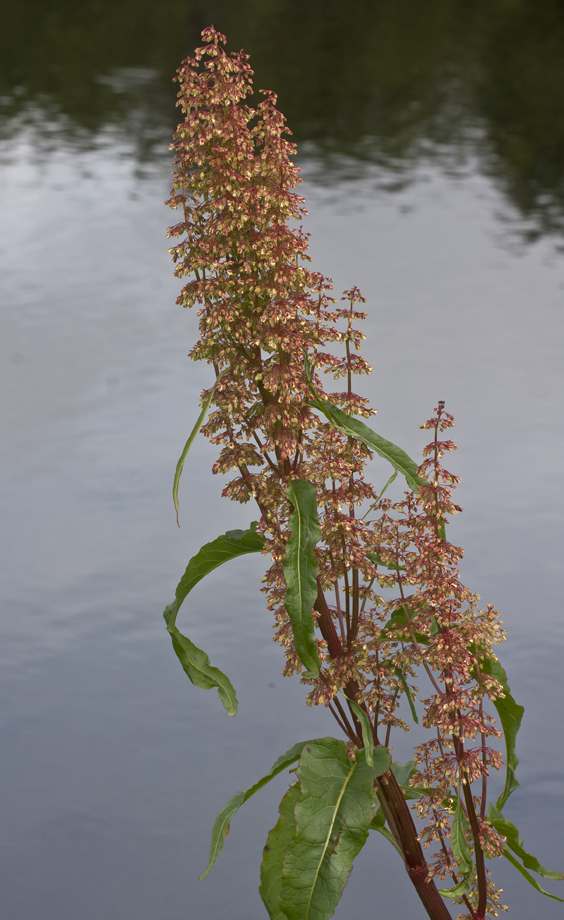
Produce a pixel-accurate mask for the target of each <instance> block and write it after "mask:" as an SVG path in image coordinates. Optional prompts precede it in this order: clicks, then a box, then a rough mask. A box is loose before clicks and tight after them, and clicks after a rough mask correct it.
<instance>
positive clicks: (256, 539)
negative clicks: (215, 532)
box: [176, 521, 264, 613]
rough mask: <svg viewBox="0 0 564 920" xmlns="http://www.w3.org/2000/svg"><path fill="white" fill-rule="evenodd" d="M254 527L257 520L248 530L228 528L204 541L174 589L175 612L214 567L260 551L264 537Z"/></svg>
mask: <svg viewBox="0 0 564 920" xmlns="http://www.w3.org/2000/svg"><path fill="white" fill-rule="evenodd" d="M256 529H257V522H256V521H253V522H252V524H251V526H250V527H249V529H248V530H228V531H227V532H226V533H224V534H222V535H221V536H220V537H217V538H216V539H215V540H212V541H211V542H210V543H205V544H204V546H202V548H201V549H200V550H198V552H197V553H196V555H195V556H192V558H191V559H190V562H189V563H188V565H187V566H186V571H185V572H184V575H183V576H182V578H181V579H180V582H179V583H178V587H177V589H176V605H177V607H176V613H178V611H179V609H180V605H181V604H182V602H183V601H184V599H185V598H186V596H187V595H188V594H189V593H190V591H191V590H192V588H193V587H194V586H195V585H197V584H198V582H199V581H201V580H202V578H204V577H205V576H206V575H208V574H209V573H210V572H213V570H214V569H217V568H218V567H219V566H220V565H223V563H224V562H229V560H230V559H235V558H236V557H237V556H244V555H246V554H247V553H260V552H261V551H262V549H263V548H264V537H261V536H260V534H258V533H257V532H256Z"/></svg>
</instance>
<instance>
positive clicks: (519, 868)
mask: <svg viewBox="0 0 564 920" xmlns="http://www.w3.org/2000/svg"><path fill="white" fill-rule="evenodd" d="M503 855H504V856H505V858H506V860H507V861H508V862H510V863H511V865H512V866H515V868H516V869H517V872H520V873H521V875H522V876H523V878H525V879H526V880H527V881H528V883H529V885H532V886H533V888H535V889H536V890H537V891H538V892H539V893H540V894H544V895H546V897H547V898H552V900H553V901H562V903H563V904H564V898H557V897H556V895H555V894H550V892H548V891H545V889H544V888H543V887H542V885H539V883H538V882H537V880H536V878H534V876H532V875H531V874H530V873H529V872H527V870H526V869H525V867H524V866H522V865H521V863H520V862H519V860H518V859H516V858H515V856H514V855H513V853H512V852H511V850H510V849H509V847H508V846H507V844H506V843H504V844H503Z"/></svg>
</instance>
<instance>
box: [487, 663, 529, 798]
mask: <svg viewBox="0 0 564 920" xmlns="http://www.w3.org/2000/svg"><path fill="white" fill-rule="evenodd" d="M480 669H481V671H482V672H483V673H484V674H488V675H489V676H490V677H493V678H495V680H498V681H499V683H500V684H501V686H502V687H503V692H504V694H505V696H504V697H503V698H501V697H497V699H495V700H493V701H492V702H493V704H494V706H495V708H496V710H497V713H498V715H499V720H500V722H501V727H502V729H503V735H504V738H505V750H506V758H505V759H506V766H505V769H506V773H505V786H504V789H503V792H502V793H501V795H500V796H499V798H498V800H497V802H496V808H499V809H500V810H501V809H502V808H503V806H504V805H505V803H506V802H507V799H508V798H509V796H510V795H511V793H512V792H513V791H514V790H515V789H517V787H518V786H519V785H520V784H519V781H518V780H517V777H516V776H515V770H516V769H517V765H518V763H519V758H518V757H517V754H516V753H515V741H516V738H517V732H518V731H519V728H520V727H521V719H522V718H523V713H524V712H525V707H524V706H519V705H518V704H517V703H516V702H515V700H514V699H513V697H512V696H511V691H510V689H509V684H508V683H507V674H506V673H505V669H504V668H503V667H502V665H501V664H500V663H499V661H497V660H496V659H495V658H484V659H482V660H481V661H480Z"/></svg>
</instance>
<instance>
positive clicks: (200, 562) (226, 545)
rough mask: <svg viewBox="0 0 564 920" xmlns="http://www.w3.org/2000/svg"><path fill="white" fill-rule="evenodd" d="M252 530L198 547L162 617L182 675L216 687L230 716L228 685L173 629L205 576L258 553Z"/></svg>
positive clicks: (232, 702)
mask: <svg viewBox="0 0 564 920" xmlns="http://www.w3.org/2000/svg"><path fill="white" fill-rule="evenodd" d="M256 527H257V523H256V521H253V523H252V524H251V526H250V528H249V529H248V530H228V531H227V533H225V534H223V535H222V536H221V537H218V538H217V539H216V540H212V542H211V543H206V544H205V545H204V546H202V548H201V549H200V550H199V551H198V552H197V553H196V555H195V556H192V558H191V559H190V562H189V563H188V565H187V567H186V571H185V572H184V575H183V576H182V578H181V579H180V582H179V584H178V586H177V588H176V598H175V600H174V601H173V603H172V604H169V605H168V607H167V608H166V609H165V611H164V614H163V615H164V618H165V622H166V628H167V630H168V632H169V633H170V636H171V638H172V646H173V648H174V651H175V652H176V654H177V656H178V658H179V660H180V663H181V665H182V667H183V668H184V671H185V673H186V674H187V675H188V677H189V678H190V680H191V681H192V683H193V684H195V686H196V687H202V688H203V689H204V690H211V689H212V688H214V687H217V692H218V694H219V698H220V700H221V702H222V703H223V705H224V706H225V708H226V709H227V712H228V713H229V715H230V716H234V715H235V713H236V712H237V697H236V696H235V690H234V689H233V685H232V683H231V681H230V680H229V678H228V677H227V676H226V675H225V674H224V673H223V672H222V671H220V670H219V668H215V667H212V665H210V660H209V658H208V656H207V654H206V653H205V652H203V651H202V649H199V648H198V647H197V646H196V645H194V643H193V642H191V640H190V639H188V637H187V636H184V635H183V634H182V633H181V632H180V631H179V630H178V629H177V627H176V616H177V614H178V610H179V609H180V605H181V604H182V602H183V601H184V599H185V598H186V596H187V595H188V594H189V593H190V591H191V590H192V588H193V587H194V585H197V584H198V582H199V581H201V579H202V578H204V576H205V575H207V574H208V573H209V572H212V571H213V569H216V568H217V567H218V566H220V565H222V564H223V563H224V562H227V561H228V560H229V559H235V557H236V556H242V555H244V554H246V553H259V552H260V551H261V550H262V548H263V546H264V539H263V537H261V536H260V535H259V534H258V533H257V532H256Z"/></svg>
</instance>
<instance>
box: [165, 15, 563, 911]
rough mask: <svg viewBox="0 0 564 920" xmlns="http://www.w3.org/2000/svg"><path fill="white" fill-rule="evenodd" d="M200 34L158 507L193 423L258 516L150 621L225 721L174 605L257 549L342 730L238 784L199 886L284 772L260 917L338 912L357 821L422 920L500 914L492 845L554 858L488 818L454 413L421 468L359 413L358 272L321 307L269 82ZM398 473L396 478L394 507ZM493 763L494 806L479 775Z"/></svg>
mask: <svg viewBox="0 0 564 920" xmlns="http://www.w3.org/2000/svg"><path fill="white" fill-rule="evenodd" d="M202 38H203V42H204V44H203V46H202V47H200V48H198V49H196V52H195V55H194V57H189V58H187V59H186V60H185V61H184V62H183V63H182V66H181V67H180V69H179V70H178V76H177V78H176V79H177V80H178V84H179V93H178V97H179V102H178V104H179V106H180V108H181V111H182V121H181V123H180V124H179V126H178V129H177V132H176V134H175V136H174V142H173V145H172V149H173V151H174V172H173V190H172V195H171V198H170V200H169V201H168V204H169V205H170V206H171V207H172V208H173V209H175V210H176V211H177V212H178V215H179V217H180V221H179V222H178V223H177V224H175V225H174V226H172V227H170V229H169V237H170V238H171V239H172V240H173V245H172V248H171V249H170V252H171V254H172V258H173V261H174V263H175V274H176V275H177V277H179V278H183V279H187V280H186V281H185V284H184V287H183V288H182V291H181V293H180V295H179V297H178V303H179V304H181V305H182V306H184V307H193V306H196V307H197V309H198V317H199V334H200V337H199V339H198V341H197V342H196V343H195V344H194V346H193V348H192V350H191V352H190V357H191V358H193V359H194V360H196V361H204V362H206V363H207V364H208V365H210V367H211V368H212V369H213V373H214V378H215V379H214V382H213V385H212V386H211V387H210V388H208V389H205V390H204V391H203V392H202V396H201V412H200V415H199V417H198V419H197V421H196V424H195V426H194V429H193V431H192V432H191V434H190V437H189V438H188V441H187V444H186V447H185V448H184V451H183V453H182V456H181V458H180V460H179V463H178V466H177V470H176V475H175V478H174V487H173V494H174V503H175V506H176V510H177V515H178V484H179V480H180V475H181V473H182V468H183V466H184V463H185V460H186V456H187V454H188V451H189V449H190V446H191V444H192V443H193V441H194V438H195V437H196V435H197V434H198V432H199V431H201V432H202V433H203V434H204V435H205V436H206V437H207V438H208V439H209V440H210V442H211V443H212V444H214V445H216V446H217V448H218V456H217V459H216V461H215V463H214V466H213V472H214V473H221V474H231V475H232V478H230V479H229V480H228V481H227V483H226V485H225V487H224V488H223V492H222V494H223V496H225V497H226V498H229V499H231V500H232V501H236V502H239V503H240V504H243V505H246V504H248V503H254V505H255V506H256V508H257V509H258V510H257V515H258V519H257V520H255V521H253V522H252V523H250V524H249V525H248V526H243V527H242V528H241V529H240V530H231V531H228V532H226V533H225V534H223V535H221V536H219V537H217V539H215V540H213V541H212V542H210V543H207V544H206V545H205V546H203V547H202V548H201V549H200V550H199V551H198V552H197V553H196V554H195V555H194V556H193V557H192V558H191V559H190V561H189V563H188V566H187V568H186V571H185V573H184V575H183V576H182V578H181V580H180V582H179V584H178V587H177V589H176V596H175V599H174V601H173V602H172V603H171V604H169V606H168V607H167V608H166V610H165V614H164V616H165V621H166V626H167V629H168V632H169V633H170V636H171V638H172V643H173V647H174V650H175V652H176V654H177V656H178V658H179V659H180V662H181V664H182V667H183V668H184V671H185V672H186V674H187V675H188V677H189V678H190V680H191V681H192V683H193V684H195V685H196V686H197V687H201V688H203V689H217V692H218V695H219V698H220V700H221V703H222V704H223V706H224V707H225V709H226V710H227V712H228V714H229V715H230V716H234V715H235V714H236V712H237V698H236V694H235V690H234V688H233V686H232V684H231V681H230V680H229V678H228V677H227V676H226V675H225V674H223V673H222V672H221V671H220V670H219V669H218V668H217V667H214V666H213V665H212V664H211V663H210V660H209V657H208V655H207V654H206V653H205V652H204V651H202V650H201V649H198V648H197V647H196V646H195V645H194V644H193V643H192V642H191V641H190V639H189V638H188V637H186V636H184V635H183V634H181V633H180V631H179V630H178V628H177V626H176V618H177V615H178V611H179V608H180V606H181V604H182V603H183V602H184V600H185V599H186V597H187V596H188V594H189V593H190V591H191V590H192V588H193V587H194V585H195V584H197V582H199V581H200V580H201V579H202V578H204V576H205V575H206V574H208V573H209V572H211V571H212V570H213V569H215V568H217V567H218V566H219V565H221V564H223V563H225V562H227V561H229V560H231V559H234V558H235V557H236V556H241V555H244V554H247V553H261V554H262V555H263V556H264V557H265V563H266V566H267V568H266V573H265V576H264V579H263V587H262V591H263V592H264V594H265V603H266V606H267V608H268V609H269V610H270V611H271V612H272V616H273V618H274V624H275V639H276V641H277V642H278V643H279V644H280V646H281V649H282V653H283V656H284V671H283V673H284V674H285V675H286V676H287V677H290V676H292V675H296V676H297V678H298V679H299V680H300V681H301V683H302V684H303V685H304V686H305V690H306V693H307V703H308V704H309V705H312V706H324V707H326V708H327V709H328V710H329V711H330V713H331V714H332V715H333V717H334V719H335V723H336V725H335V729H336V732H337V735H338V737H334V738H333V737H325V738H312V739H310V740H307V741H300V742H298V743H296V744H295V745H294V746H293V747H292V748H290V750H289V751H286V753H282V754H281V755H280V756H279V757H278V759H277V760H276V761H275V762H274V764H273V766H272V768H271V770H270V771H269V772H268V773H267V774H266V775H265V776H263V777H262V778H258V779H257V780H256V781H255V782H254V784H253V785H251V786H250V787H249V789H247V790H246V791H242V792H238V793H236V794H235V795H233V797H232V798H231V799H230V800H229V801H228V802H227V804H226V805H225V807H224V808H222V810H221V811H220V813H219V815H218V817H217V819H216V821H215V825H214V827H213V831H212V840H211V848H210V854H209V864H208V867H207V869H206V871H205V872H204V874H203V876H202V878H203V877H205V876H207V875H208V873H209V872H210V870H211V869H212V867H213V865H214V863H215V861H216V860H217V858H218V856H219V854H220V852H221V849H222V847H223V844H224V841H225V838H226V835H227V832H228V830H229V826H230V822H231V820H232V819H233V817H234V816H235V813H236V812H237V810H238V809H239V808H240V807H241V806H242V805H243V804H244V802H246V801H247V799H249V798H250V797H251V796H252V795H254V794H255V792H257V791H258V790H260V789H261V788H262V787H263V786H264V785H265V784H266V783H267V782H269V781H270V780H271V779H272V778H273V777H274V776H276V775H278V774H279V773H280V772H282V771H288V770H290V769H291V770H292V772H291V773H290V776H291V779H290V785H289V788H288V790H287V792H286V793H285V794H284V797H283V799H282V802H281V803H280V809H279V815H278V818H277V820H276V823H275V826H274V827H273V829H272V831H271V832H270V834H269V835H268V840H267V841H266V845H265V849H264V857H263V861H262V866H261V870H260V877H261V882H260V889H259V891H260V895H261V897H262V900H263V902H264V905H265V909H266V912H267V913H268V915H269V917H270V918H271V920H327V918H329V917H331V916H332V915H333V913H334V912H335V910H336V908H337V904H338V902H339V899H340V897H341V894H342V892H343V889H344V886H345V885H346V884H347V881H348V879H349V875H350V873H351V869H352V865H353V861H354V859H355V857H356V855H357V854H358V853H359V851H360V850H361V848H362V847H363V846H364V845H365V843H366V841H367V839H368V837H369V835H370V833H371V832H372V833H373V834H379V835H380V837H381V838H383V840H382V844H383V845H384V840H385V841H386V845H388V844H389V845H391V846H392V847H394V849H395V850H396V851H397V854H398V859H401V860H402V861H403V864H404V866H405V870H406V873H407V878H408V879H409V881H410V882H411V884H413V886H414V887H415V890H416V892H417V894H418V896H419V898H420V900H421V903H422V910H424V911H426V913H427V915H428V916H429V917H431V918H433V920H449V918H451V916H452V915H451V912H450V908H449V906H448V905H449V904H451V905H452V904H454V905H457V906H458V907H459V909H460V911H461V912H460V913H458V914H457V917H458V918H460V920H462V918H464V920H485V918H486V917H488V918H489V917H497V916H498V914H499V912H500V911H505V910H507V907H505V906H504V905H502V904H501V902H500V889H499V888H497V887H496V884H495V882H494V881H493V879H492V876H491V873H490V870H489V868H488V866H490V865H492V862H493V861H495V860H496V859H498V858H505V859H507V860H509V862H510V863H511V864H512V865H513V866H514V867H515V869H516V870H517V871H518V872H520V873H521V875H522V876H523V877H524V878H525V879H526V880H527V881H528V882H530V884H531V885H533V886H534V887H535V888H536V889H537V891H539V892H541V893H543V894H545V895H547V896H548V897H551V898H555V897H556V896H555V895H553V894H549V893H548V892H546V891H545V890H544V889H543V888H542V886H541V884H540V883H539V881H538V879H537V876H540V877H542V878H547V879H552V880H555V879H564V874H562V873H559V872H552V871H550V870H547V869H545V868H544V867H543V866H541V865H540V863H539V862H538V860H537V859H536V858H535V857H533V856H531V855H530V854H529V853H527V851H526V850H525V848H524V845H523V843H522V841H521V839H520V837H519V832H518V830H517V828H516V827H515V825H514V824H512V822H511V821H509V819H508V818H506V817H505V816H504V814H503V808H504V805H505V803H506V801H507V799H508V798H509V796H510V795H511V793H512V792H513V791H514V790H515V789H516V788H517V786H518V785H519V783H518V781H517V778H516V772H515V771H516V767H517V764H518V760H517V755H516V752H515V744H516V736H517V732H518V730H519V726H520V723H521V719H522V716H523V707H522V706H519V705H518V704H517V703H516V702H515V700H514V699H513V696H512V694H511V691H510V688H509V685H508V681H507V675H506V673H505V670H504V669H503V667H502V665H501V664H500V662H499V660H498V658H497V654H496V650H497V646H498V645H499V643H500V642H502V641H503V640H504V631H503V629H502V626H501V623H500V620H499V615H498V613H497V611H496V610H494V609H493V607H492V606H491V605H487V606H486V607H485V609H483V608H482V607H481V606H480V604H479V598H478V595H476V594H475V593H473V592H472V591H470V590H469V589H468V588H466V587H465V586H464V585H463V584H462V583H461V581H460V576H459V562H460V559H461V557H462V549H461V548H460V547H458V546H455V545H453V544H452V543H451V542H450V541H449V539H448V535H447V527H448V523H449V521H450V519H451V518H452V516H453V515H455V514H457V513H458V512H459V511H461V510H462V509H461V508H460V507H459V506H458V505H457V504H456V501H455V499H454V498H453V494H454V491H455V489H456V486H457V484H458V482H459V479H458V477H457V476H456V475H453V474H452V473H450V472H448V470H447V469H445V467H444V465H443V462H444V460H445V457H446V456H447V455H450V454H451V452H452V451H454V450H455V449H456V448H455V445H454V443H453V441H452V440H450V438H449V434H450V430H451V429H452V427H453V425H454V419H453V416H452V415H451V414H449V413H448V412H447V411H446V410H445V404H444V402H443V401H438V404H437V406H436V407H435V408H434V410H433V411H432V413H431V415H430V417H429V418H428V419H427V420H426V421H424V423H423V424H422V425H421V428H422V429H424V430H425V431H426V432H427V433H428V434H427V437H428V439H429V443H428V444H427V445H426V446H425V447H424V448H423V459H422V462H421V463H419V464H418V463H416V462H414V461H413V460H412V459H410V457H409V456H408V455H407V454H406V453H405V452H404V451H403V450H402V449H401V448H399V447H397V446H396V445H394V444H392V443H390V442H389V441H388V440H386V439H385V438H383V437H381V436H380V435H379V434H377V433H376V432H375V431H374V430H373V428H372V427H371V426H370V425H369V424H368V421H369V420H371V417H372V416H373V415H374V414H375V410H374V409H372V408H371V407H370V406H369V403H368V400H367V399H366V398H365V397H363V396H361V395H359V394H358V393H357V392H356V389H355V387H356V383H355V384H354V387H353V382H354V381H356V378H357V377H359V376H362V375H364V374H369V373H370V372H371V368H370V366H369V364H368V363H367V361H366V359H365V358H364V357H363V356H362V355H361V353H360V348H361V343H362V341H363V339H364V338H365V336H364V335H363V333H362V331H361V326H360V324H361V323H362V320H363V319H364V318H365V316H366V314H365V313H364V312H363V310H362V304H363V303H364V298H363V297H362V295H361V293H360V291H359V290H358V289H357V288H356V287H352V288H351V289H350V290H347V291H345V292H344V293H343V295H342V297H341V298H340V300H338V299H335V298H334V297H333V296H332V284H331V280H330V279H329V278H326V277H324V276H323V275H321V274H320V273H319V272H315V271H312V270H311V269H310V268H309V264H310V258H309V256H308V238H307V235H306V234H305V233H304V232H303V230H302V229H301V226H300V220H301V219H302V217H303V215H304V214H306V213H307V212H306V211H305V210H304V199H303V198H302V197H300V195H298V194H297V192H296V191H295V189H296V187H297V186H298V185H299V183H300V182H301V179H300V176H299V170H298V169H297V168H296V166H295V165H294V164H293V162H292V156H293V155H294V154H295V145H293V144H292V143H291V142H290V141H289V140H288V135H289V133H290V132H289V130H288V128H287V127H286V124H285V119H284V117H283V115H282V114H281V113H280V111H279V110H278V109H277V106H276V103H277V98H276V95H275V93H273V92H271V91H265V90H261V91H260V94H259V101H258V103H256V102H255V105H254V106H251V105H249V104H248V101H247V100H248V99H249V97H251V96H252V97H253V99H254V98H256V97H254V96H253V85H252V76H253V71H252V70H251V68H250V65H249V63H248V55H246V54H245V53H243V52H242V51H241V52H238V53H234V54H227V53H226V51H225V50H224V47H223V46H224V45H225V41H226V40H225V37H224V36H223V35H221V34H220V33H219V32H217V31H216V30H215V29H214V28H213V27H210V28H208V29H205V30H204V32H203V33H202ZM328 383H329V385H330V386H332V387H334V389H328V388H327V384H328ZM369 467H370V468H371V469H374V471H375V477H376V481H377V482H378V485H373V484H372V481H371V480H370V479H369V478H368V468H369ZM398 476H400V477H402V478H403V479H404V480H405V485H406V491H405V492H404V494H403V498H401V499H400V500H399V501H392V499H391V498H389V497H388V492H387V490H388V487H389V485H390V484H391V483H392V481H393V480H394V479H395V478H396V477H398ZM416 683H417V684H420V683H421V684H422V686H424V690H423V692H422V693H420V692H419V690H418V689H417V686H416ZM402 701H403V702H404V704H405V705H404V708H403V709H402V710H401V712H404V713H405V712H409V713H410V714H411V715H410V718H411V719H413V721H414V722H416V723H417V722H419V720H420V722H421V726H420V727H421V728H422V729H425V730H426V740H424V741H423V742H422V743H420V744H418V745H416V746H415V749H414V751H413V758H412V760H411V761H409V762H407V763H397V762H395V761H393V760H392V756H391V752H390V747H391V740H392V736H393V735H394V734H396V733H397V732H402V731H409V725H408V724H407V722H406V720H405V719H404V718H403V716H402V715H401V714H400V708H399V707H400V704H401V703H402ZM502 751H503V754H502ZM502 769H503V770H504V771H505V785H504V788H503V790H502V792H501V794H500V795H499V796H498V797H497V798H496V800H495V801H492V800H491V798H489V795H488V778H489V776H490V774H491V771H492V770H494V771H498V770H502ZM532 873H534V874H532ZM556 900H562V899H560V898H556ZM370 911H371V908H370V906H369V905H367V907H366V911H365V914H366V916H367V917H368V916H371V913H370Z"/></svg>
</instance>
